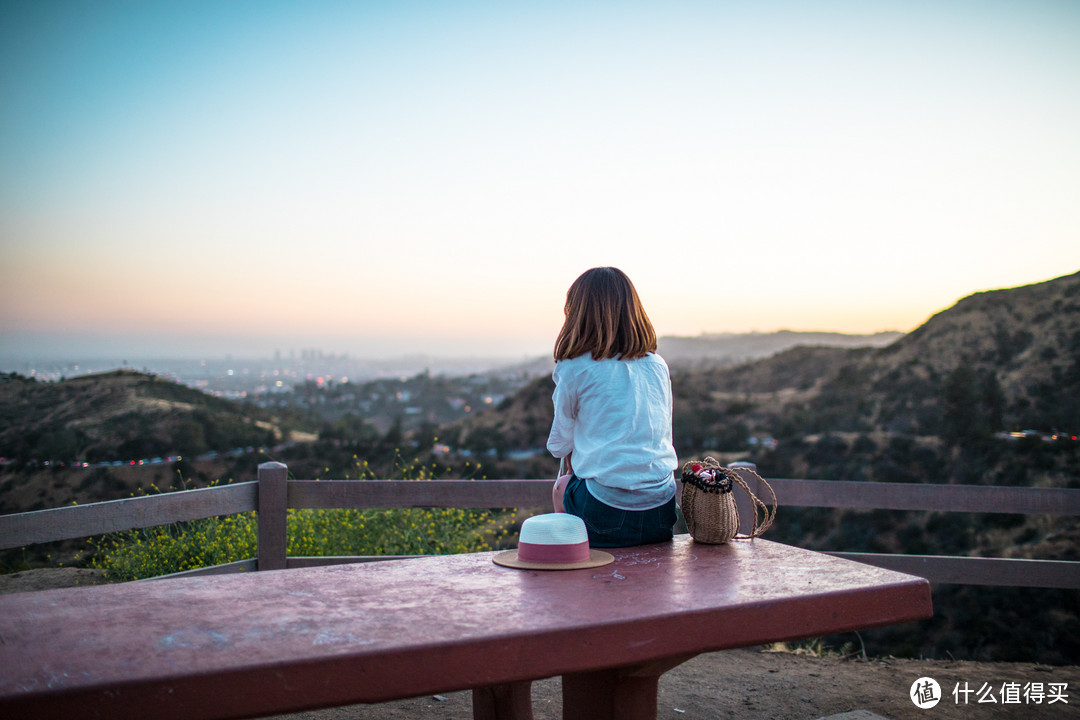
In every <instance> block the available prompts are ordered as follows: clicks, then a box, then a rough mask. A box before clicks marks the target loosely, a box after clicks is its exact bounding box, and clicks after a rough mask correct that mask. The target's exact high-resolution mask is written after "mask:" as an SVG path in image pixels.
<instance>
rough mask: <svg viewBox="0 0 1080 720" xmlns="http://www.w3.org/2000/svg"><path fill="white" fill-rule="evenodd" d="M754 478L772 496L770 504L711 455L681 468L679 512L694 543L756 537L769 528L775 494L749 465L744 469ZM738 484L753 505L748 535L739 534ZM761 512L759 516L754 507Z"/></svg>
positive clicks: (774, 503) (713, 543) (772, 517)
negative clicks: (684, 519) (752, 519)
mask: <svg viewBox="0 0 1080 720" xmlns="http://www.w3.org/2000/svg"><path fill="white" fill-rule="evenodd" d="M744 469H745V471H746V472H749V473H750V474H752V475H753V476H754V477H756V478H757V479H758V481H759V482H760V483H761V486H762V487H764V488H765V489H766V490H768V491H769V495H770V496H772V507H771V508H770V507H768V506H766V505H765V503H764V502H762V501H761V500H760V499H759V498H758V497H757V496H756V495H754V493H753V492H751V491H750V488H749V487H748V486H747V484H746V481H745V480H743V479H742V478H741V477H739V473H737V472H735V471H734V470H732V469H730V468H726V467H724V466H723V465H721V464H720V463H719V462H717V461H716V460H715V459H714V458H711V457H707V458H705V459H704V460H702V461H700V462H697V461H691V462H688V463H686V464H685V465H683V469H682V480H683V490H682V511H683V517H685V518H686V528H687V530H689V531H690V535H691V537H693V538H694V541H695V542H700V543H706V544H709V545H719V544H721V543H726V542H728V541H729V540H747V539H750V538H756V537H759V536H760V535H761V534H762V533H764V532H765V531H766V530H768V529H769V528H770V527H772V524H773V520H774V519H775V517H776V493H774V492H773V489H772V487H771V486H770V485H769V483H767V482H765V479H764V478H762V477H761V476H760V475H758V474H757V473H756V472H754V471H753V470H750V469H749V468H744ZM736 485H738V486H739V487H741V488H742V489H743V490H744V491H745V492H746V494H747V496H749V498H750V502H751V504H752V506H753V508H754V527H753V529H752V530H751V532H750V534H749V535H739V511H738V508H737V507H736V505H735V492H734V490H735V486H736ZM759 509H760V510H761V511H762V513H763V514H762V516H761V517H760V518H759V516H758V510H759Z"/></svg>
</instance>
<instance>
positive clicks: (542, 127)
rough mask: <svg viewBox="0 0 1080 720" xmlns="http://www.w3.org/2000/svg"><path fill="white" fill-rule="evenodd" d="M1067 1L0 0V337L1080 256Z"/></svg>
mask: <svg viewBox="0 0 1080 720" xmlns="http://www.w3.org/2000/svg"><path fill="white" fill-rule="evenodd" d="M1077 127H1080V3H1076V2H1038V1H1035V2H877V3H875V2H815V3H805V2H799V3H796V2H791V3H785V2H761V3H725V2H673V3H634V2H622V3H613V2H595V3H590V2H576V3H560V2H545V3H513V2H499V3H496V2H410V3H389V2H350V3H339V2H325V1H319V0H314V1H313V2H305V3H282V2H257V3H256V2H200V1H194V2H184V3H173V2H151V1H147V2H141V3H115V2H89V1H83V2H64V1H60V2H47V3H40V2H13V1H12V0H7V1H6V2H4V3H3V4H0V357H3V356H5V355H7V356H11V355H19V356H31V357H32V356H35V355H53V356H55V355H63V354H67V355H70V356H73V357H78V356H80V355H83V356H85V355H86V354H88V353H90V354H113V352H115V353H116V354H129V355H138V354H142V355H153V354H161V353H163V352H169V353H174V354H176V353H183V354H185V355H195V356H197V355H204V354H224V353H231V354H234V355H243V354H245V353H248V352H260V353H261V352H272V351H273V350H274V349H282V350H287V349H289V348H294V347H311V346H316V347H322V348H323V349H324V350H326V351H330V352H342V351H348V352H351V353H354V354H358V355H377V356H378V355H388V354H396V353H398V352H416V351H426V352H431V353H435V354H471V353H479V354H500V355H508V356H520V355H528V354H536V353H543V352H547V351H548V349H549V348H550V345H551V342H552V339H553V337H554V334H555V332H556V331H557V330H558V327H559V324H560V322H561V308H562V302H563V297H564V294H565V291H566V288H567V287H568V286H569V284H570V282H572V281H573V279H574V278H575V277H576V276H577V275H578V274H579V273H580V272H582V271H583V270H585V269H587V268H589V267H592V266H595V265H617V266H619V267H622V268H623V269H624V270H626V271H627V272H628V273H629V274H630V276H631V278H632V279H633V280H634V281H635V283H636V284H637V286H638V289H639V291H640V292H641V294H642V297H643V299H644V301H645V303H646V307H647V309H648V311H649V313H650V315H651V316H652V319H653V321H654V323H655V324H656V326H657V330H658V332H660V333H661V334H682V335H694V334H697V333H700V332H728V331H735V332H742V331H753V330H759V331H769V330H775V329H780V328H791V329H801V330H839V331H846V332H872V331H875V330H884V329H899V330H910V329H912V328H914V327H916V326H917V325H919V324H921V323H922V322H923V321H924V320H925V319H926V318H927V317H928V316H929V315H931V314H932V313H934V312H937V311H938V310H941V309H943V308H945V307H947V306H949V305H951V304H952V303H953V302H955V301H956V300H957V299H959V298H960V297H963V296H965V295H968V294H970V293H972V292H976V291H980V290H987V289H994V288H1000V287H1013V286H1017V285H1022V284H1027V283H1031V282H1038V281H1042V280H1047V279H1050V278H1053V277H1057V276H1060V275H1064V274H1068V273H1072V272H1076V271H1077V270H1080V202H1077V198H1078V197H1080V133H1077V132H1076V128H1077Z"/></svg>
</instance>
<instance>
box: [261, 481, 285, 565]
mask: <svg viewBox="0 0 1080 720" xmlns="http://www.w3.org/2000/svg"><path fill="white" fill-rule="evenodd" d="M288 474H289V469H288V467H286V465H285V464H284V463H279V462H268V463H262V464H261V465H259V510H258V515H259V519H258V527H259V570H284V569H285V547H286V542H287V538H286V531H285V518H286V516H287V514H288V512H287V511H288V507H287V505H288Z"/></svg>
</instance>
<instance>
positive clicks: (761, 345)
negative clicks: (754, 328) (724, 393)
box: [657, 330, 904, 367]
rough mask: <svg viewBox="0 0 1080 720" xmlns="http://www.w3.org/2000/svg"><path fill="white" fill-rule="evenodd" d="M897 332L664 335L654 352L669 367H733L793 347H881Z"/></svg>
mask: <svg viewBox="0 0 1080 720" xmlns="http://www.w3.org/2000/svg"><path fill="white" fill-rule="evenodd" d="M903 335H904V333H902V332H897V331H889V332H879V333H873V334H870V335H848V334H845V333H836V332H803V331H796V330H779V331H777V332H771V333H705V334H702V335H698V336H697V337H682V336H673V335H665V336H663V337H661V338H660V339H659V340H658V345H659V347H658V348H657V352H659V353H660V355H661V356H662V357H663V358H664V359H665V360H666V361H667V362H668V364H669V365H679V366H682V367H702V366H709V365H733V364H735V363H740V362H746V361H748V360H757V359H759V358H764V357H769V356H770V355H775V354H776V353H778V352H783V351H784V350H789V349H791V348H793V347H799V346H810V347H846V348H852V347H884V346H885V345H889V344H890V343H893V342H895V341H896V340H897V339H899V338H901V337H903Z"/></svg>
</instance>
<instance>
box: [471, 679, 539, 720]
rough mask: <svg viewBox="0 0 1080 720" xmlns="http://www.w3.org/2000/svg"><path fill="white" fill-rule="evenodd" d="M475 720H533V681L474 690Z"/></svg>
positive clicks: (488, 686)
mask: <svg viewBox="0 0 1080 720" xmlns="http://www.w3.org/2000/svg"><path fill="white" fill-rule="evenodd" d="M472 704H473V720H533V714H532V681H531V680H525V681H523V682H516V683H505V684H503V685H487V686H484V687H478V688H473V691H472Z"/></svg>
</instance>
